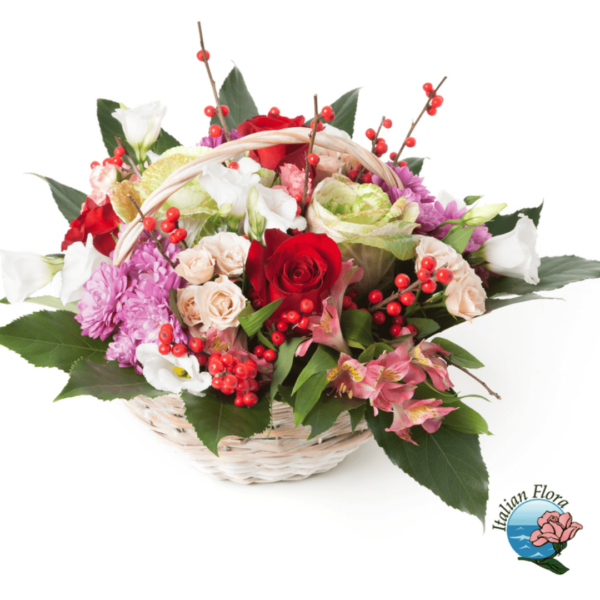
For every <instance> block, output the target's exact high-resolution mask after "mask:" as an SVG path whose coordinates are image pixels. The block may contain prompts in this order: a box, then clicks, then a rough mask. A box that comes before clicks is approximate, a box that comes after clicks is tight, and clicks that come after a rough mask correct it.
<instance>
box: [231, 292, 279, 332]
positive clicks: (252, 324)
mask: <svg viewBox="0 0 600 600" xmlns="http://www.w3.org/2000/svg"><path fill="white" fill-rule="evenodd" d="M282 302H283V298H280V299H279V300H275V302H271V303H270V304H267V305H266V306H264V307H263V308H261V309H260V310H257V311H256V312H254V313H252V314H251V315H248V316H247V317H239V318H238V320H239V322H240V325H241V326H242V327H243V328H244V331H245V332H246V334H247V335H248V337H252V336H253V335H256V334H257V333H258V332H259V331H260V328H261V327H262V326H263V323H264V322H265V321H266V320H267V319H268V318H269V317H270V316H271V315H272V314H273V313H274V312H275V311H276V310H277V309H278V308H279V305H280V304H281V303H282Z"/></svg>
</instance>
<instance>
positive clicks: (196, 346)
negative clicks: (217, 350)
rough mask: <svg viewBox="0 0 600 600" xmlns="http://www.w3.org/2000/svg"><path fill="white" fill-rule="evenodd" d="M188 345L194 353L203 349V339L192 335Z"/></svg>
mask: <svg viewBox="0 0 600 600" xmlns="http://www.w3.org/2000/svg"><path fill="white" fill-rule="evenodd" d="M188 345H189V347H190V350H191V351H192V352H195V353H196V354H198V353H199V352H202V351H203V350H204V341H203V340H201V339H200V338H197V337H193V338H192V339H191V340H190V342H189V344H188Z"/></svg>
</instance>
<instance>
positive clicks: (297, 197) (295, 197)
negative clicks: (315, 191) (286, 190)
mask: <svg viewBox="0 0 600 600" xmlns="http://www.w3.org/2000/svg"><path fill="white" fill-rule="evenodd" d="M294 200H295V201H296V202H297V203H298V204H300V202H302V194H296V195H295V196H294Z"/></svg>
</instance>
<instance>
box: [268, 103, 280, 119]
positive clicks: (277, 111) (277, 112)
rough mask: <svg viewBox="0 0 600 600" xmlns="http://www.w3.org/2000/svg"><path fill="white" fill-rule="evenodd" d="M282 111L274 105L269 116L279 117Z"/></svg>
mask: <svg viewBox="0 0 600 600" xmlns="http://www.w3.org/2000/svg"><path fill="white" fill-rule="evenodd" d="M280 114H281V113H280V112H279V109H278V108H277V107H276V106H274V107H273V108H272V109H271V110H270V111H269V116H270V117H273V118H277V117H278V116H279V115H280Z"/></svg>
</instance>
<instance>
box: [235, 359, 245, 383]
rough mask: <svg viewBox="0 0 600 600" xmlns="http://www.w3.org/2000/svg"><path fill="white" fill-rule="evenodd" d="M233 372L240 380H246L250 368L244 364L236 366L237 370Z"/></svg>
mask: <svg viewBox="0 0 600 600" xmlns="http://www.w3.org/2000/svg"><path fill="white" fill-rule="evenodd" d="M233 372H234V373H235V376H236V377H238V378H239V379H246V378H247V377H248V367H247V366H246V365H243V364H242V363H240V364H238V365H235V370H234V371H233Z"/></svg>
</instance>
